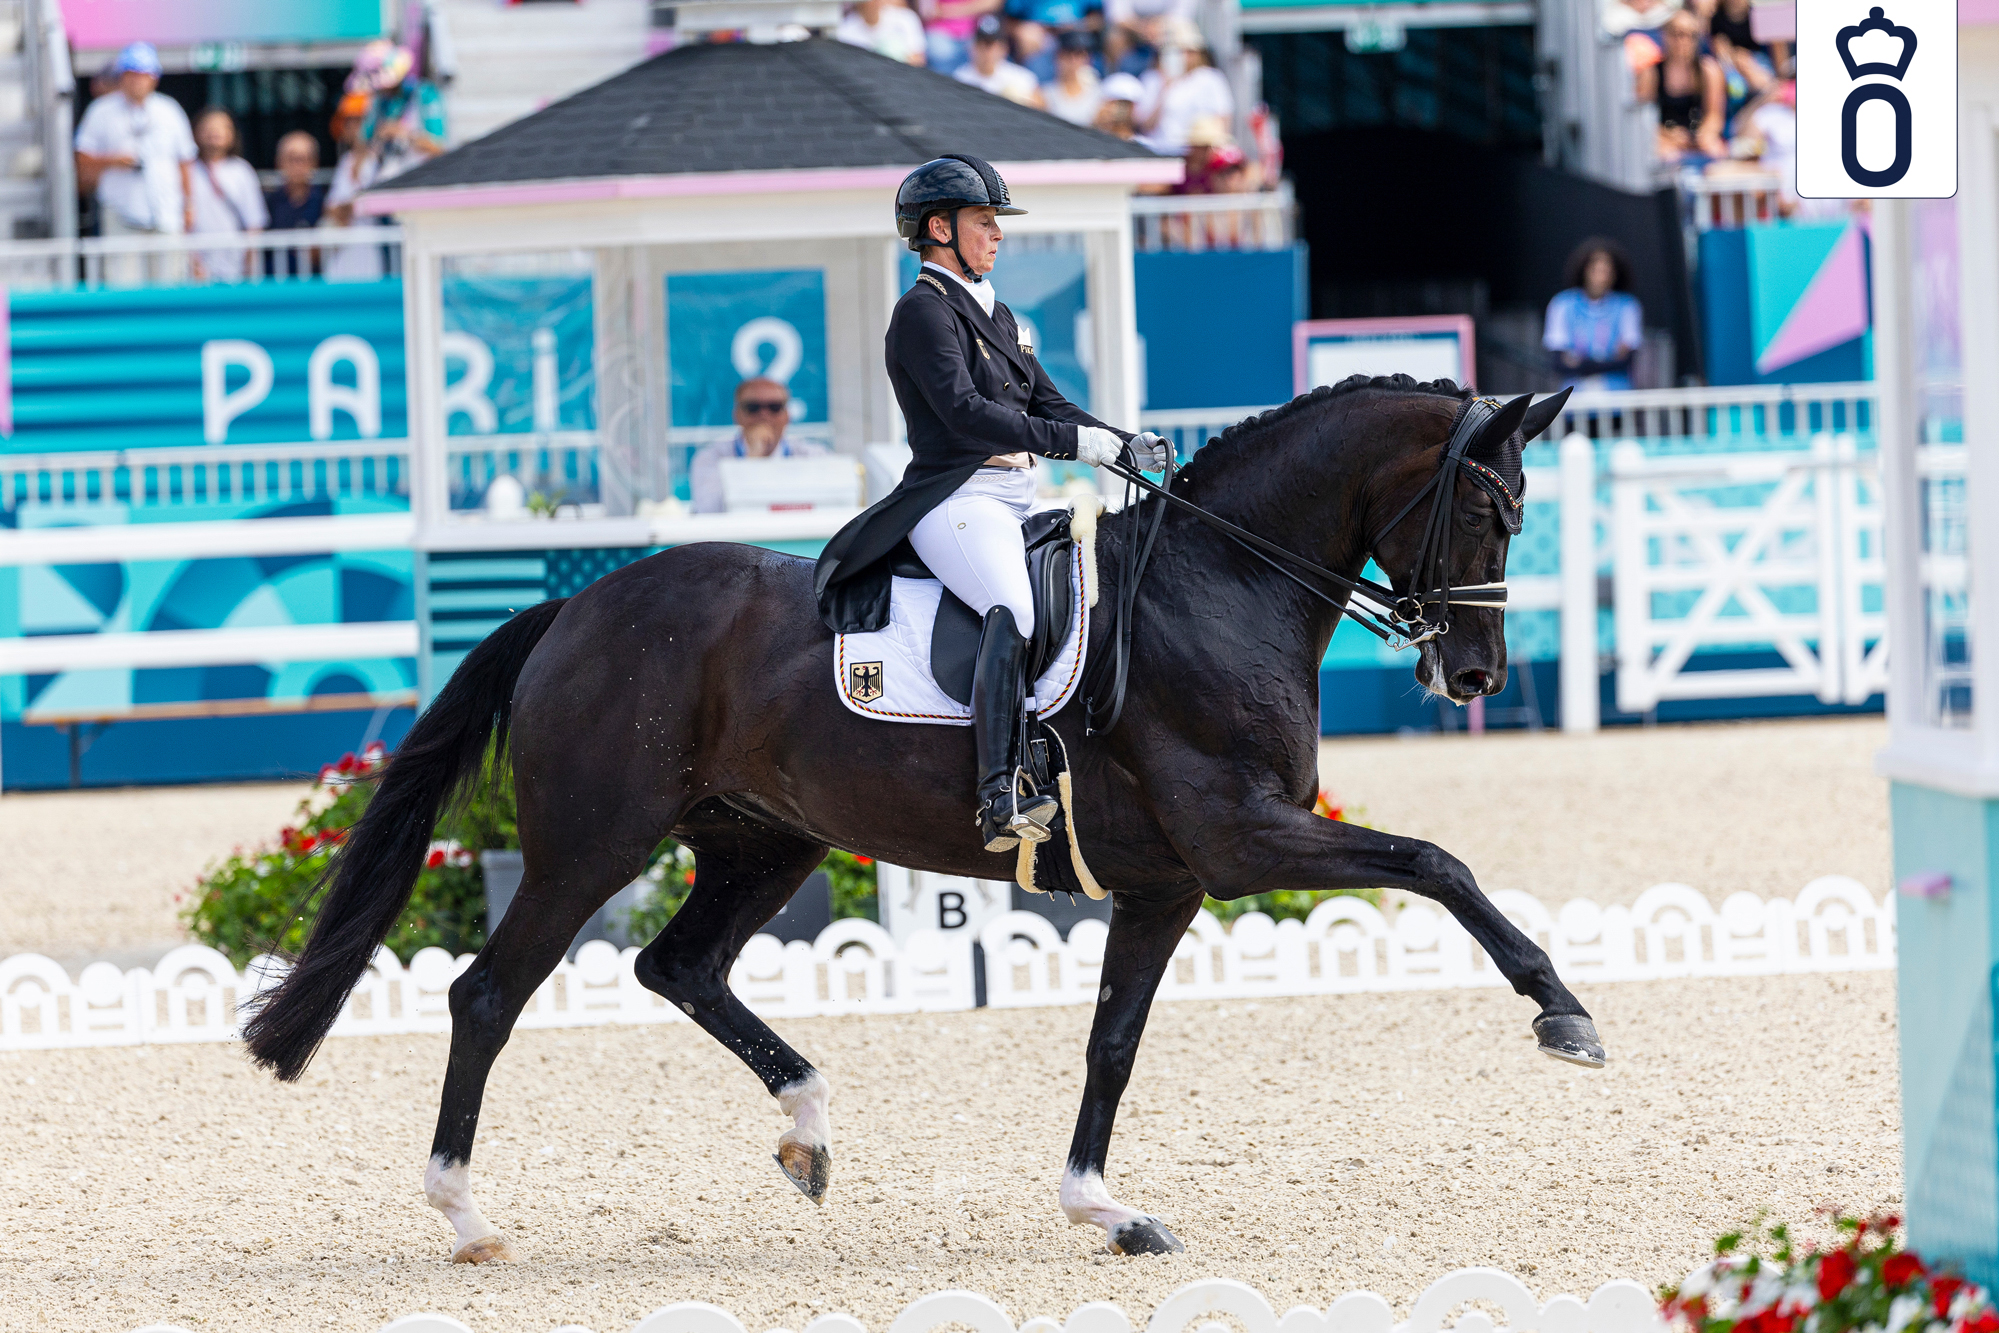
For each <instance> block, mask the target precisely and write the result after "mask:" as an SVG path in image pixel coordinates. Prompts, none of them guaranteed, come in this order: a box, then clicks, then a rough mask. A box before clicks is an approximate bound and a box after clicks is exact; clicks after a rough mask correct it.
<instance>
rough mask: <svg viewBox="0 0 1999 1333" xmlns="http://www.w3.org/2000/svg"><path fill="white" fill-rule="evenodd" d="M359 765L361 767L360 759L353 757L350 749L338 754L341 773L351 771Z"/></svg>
mask: <svg viewBox="0 0 1999 1333" xmlns="http://www.w3.org/2000/svg"><path fill="white" fill-rule="evenodd" d="M359 767H361V761H360V760H359V759H356V758H355V757H354V752H353V751H352V750H349V751H348V752H347V753H346V754H343V755H341V756H340V771H341V772H342V773H352V772H353V771H354V770H355V769H357V768H359Z"/></svg>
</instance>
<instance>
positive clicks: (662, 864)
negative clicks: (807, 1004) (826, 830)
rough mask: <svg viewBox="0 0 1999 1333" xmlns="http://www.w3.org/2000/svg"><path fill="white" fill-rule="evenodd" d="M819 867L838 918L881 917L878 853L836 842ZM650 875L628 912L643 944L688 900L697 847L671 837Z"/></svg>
mask: <svg viewBox="0 0 1999 1333" xmlns="http://www.w3.org/2000/svg"><path fill="white" fill-rule="evenodd" d="M819 868H820V869H821V870H823V871H825V872H826V878H827V879H829V880H830V881H832V885H833V919H834V920H835V921H838V920H840V919H841V918H842V917H850V916H858V917H865V918H867V919H868V920H869V921H879V920H880V919H881V918H880V916H879V915H878V914H877V905H878V900H877V898H876V896H875V863H874V860H873V858H872V857H866V856H855V855H854V854H853V853H852V852H843V851H841V850H839V849H838V848H837V847H836V848H834V849H833V850H832V851H830V852H828V853H827V854H826V859H825V860H824V861H821V862H820V863H819ZM645 877H646V878H647V879H649V880H651V881H652V882H653V885H654V888H653V891H652V892H651V893H649V894H647V895H646V898H645V901H644V902H642V903H640V904H639V905H638V906H637V907H636V908H634V909H633V910H632V911H631V913H630V914H629V915H628V916H627V917H626V918H625V921H626V925H627V928H628V929H629V930H630V931H631V936H632V943H634V944H639V945H645V944H650V943H652V940H653V937H654V936H655V935H658V934H659V932H661V931H662V930H665V929H666V923H667V922H669V921H671V920H673V914H674V913H675V912H678V911H679V910H680V905H681V904H682V903H684V902H686V901H687V891H688V889H690V888H692V887H693V884H694V853H693V852H692V851H691V850H689V849H688V848H686V847H682V846H681V845H680V844H679V843H677V842H675V841H673V839H671V838H668V839H667V840H666V841H665V842H663V843H661V844H660V845H659V847H658V848H657V849H655V850H654V852H653V854H652V862H651V864H649V865H648V866H647V867H646V872H645Z"/></svg>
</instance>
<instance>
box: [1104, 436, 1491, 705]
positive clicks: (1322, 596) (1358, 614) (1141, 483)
mask: <svg viewBox="0 0 1999 1333" xmlns="http://www.w3.org/2000/svg"><path fill="white" fill-rule="evenodd" d="M1499 410H1500V404H1499V403H1498V402H1497V401H1496V400H1494V399H1491V398H1468V399H1466V400H1465V402H1464V403H1463V405H1462V406H1461V407H1460V408H1459V409H1458V414H1457V417H1456V419H1455V420H1454V421H1453V422H1452V424H1451V437H1450V440H1449V441H1448V442H1447V443H1446V444H1445V446H1444V454H1443V458H1442V459H1441V460H1440V461H1439V462H1438V464H1437V470H1436V472H1435V473H1434V474H1433V475H1432V476H1431V477H1430V479H1429V480H1428V481H1426V482H1424V483H1423V485H1422V488H1421V489H1419V490H1418V491H1417V492H1416V493H1415V494H1414V495H1412V496H1410V497H1409V502H1408V503H1407V504H1405V505H1403V506H1402V508H1401V509H1399V510H1397V511H1396V514H1395V517H1393V518H1391V519H1389V520H1388V522H1386V523H1384V524H1382V525H1381V528H1380V530H1379V531H1377V532H1376V533H1375V534H1374V537H1373V538H1372V539H1371V540H1370V541H1369V542H1368V554H1369V556H1370V557H1373V556H1374V552H1375V550H1376V549H1377V548H1378V547H1379V546H1380V545H1381V543H1382V542H1383V541H1384V540H1386V539H1387V537H1388V534H1389V533H1391V532H1393V531H1394V530H1395V528H1396V527H1397V525H1399V524H1400V523H1401V522H1402V520H1403V519H1405V518H1407V517H1408V516H1409V514H1410V512H1411V511H1412V510H1414V509H1415V508H1416V506H1417V505H1418V504H1420V503H1422V500H1423V497H1424V496H1426V495H1427V496H1431V497H1432V498H1431V501H1430V514H1429V518H1428V520H1427V521H1426V522H1425V523H1424V525H1423V541H1422V544H1421V545H1420V546H1418V547H1417V548H1416V561H1415V565H1414V567H1413V568H1412V569H1411V571H1410V575H1409V580H1408V582H1409V591H1408V592H1407V593H1397V592H1396V591H1395V590H1394V589H1393V588H1386V587H1383V586H1382V585H1381V584H1379V583H1376V582H1374V581H1373V580H1371V579H1355V578H1348V577H1347V576H1346V575H1344V574H1341V573H1338V572H1336V571H1334V570H1330V569H1327V568H1325V567H1324V566H1323V565H1320V564H1318V563H1316V562H1314V561H1311V560H1307V559H1306V558H1305V557H1304V556H1302V555H1299V554H1298V553H1297V552H1295V551H1290V550H1287V549H1285V548H1284V547H1282V546H1279V545H1278V544H1277V543H1275V542H1273V541H1270V540H1269V539H1267V538H1264V537H1259V536H1257V535H1256V534H1255V533H1253V532H1250V531H1248V530H1246V529H1244V528H1240V527H1237V526H1236V525H1235V524H1233V523H1231V522H1229V521H1228V520H1227V519H1225V518H1222V517H1220V516H1218V515H1215V514H1211V513H1209V512H1208V511H1207V510H1205V509H1203V508H1201V507H1200V506H1199V505H1197V504H1194V503H1192V502H1191V501H1189V500H1185V499H1183V498H1181V497H1180V496H1177V495H1175V494H1173V492H1172V486H1173V474H1174V468H1173V466H1172V464H1170V463H1169V464H1168V465H1167V467H1166V471H1165V473H1164V475H1163V477H1162V478H1161V481H1160V482H1159V483H1154V482H1152V481H1148V480H1147V479H1146V477H1145V475H1144V474H1143V473H1141V472H1139V471H1137V470H1136V469H1134V468H1130V467H1127V466H1126V465H1125V464H1123V463H1121V462H1115V463H1106V464H1104V465H1103V466H1104V468H1105V470H1106V471H1108V472H1110V473H1112V474H1113V475H1115V476H1118V477H1121V478H1123V479H1124V481H1125V495H1126V503H1127V505H1129V504H1130V503H1131V502H1132V501H1133V500H1134V499H1136V498H1137V497H1136V495H1135V494H1134V490H1136V491H1143V492H1147V493H1149V494H1152V495H1156V496H1158V497H1159V498H1160V499H1162V500H1164V501H1166V504H1164V505H1160V506H1159V507H1158V508H1157V509H1156V510H1155V511H1154V512H1153V514H1152V518H1151V521H1150V522H1149V523H1145V524H1144V525H1143V529H1142V532H1141V533H1134V534H1133V538H1132V540H1131V541H1129V542H1127V543H1125V548H1124V559H1123V561H1122V562H1121V566H1120V570H1119V574H1120V577H1119V579H1118V600H1117V605H1116V606H1115V607H1114V608H1113V610H1112V616H1111V633H1110V638H1109V642H1108V643H1107V644H1106V645H1105V646H1106V648H1107V649H1108V651H1106V652H1105V653H1104V654H1103V655H1102V656H1101V657H1099V658H1097V659H1096V660H1095V661H1093V662H1091V663H1090V667H1089V672H1088V674H1087V676H1086V677H1085V679H1084V681H1083V697H1084V709H1085V713H1084V731H1085V734H1087V735H1091V736H1095V735H1100V734H1102V733H1103V732H1106V731H1109V730H1110V729H1111V728H1112V727H1114V726H1116V725H1117V721H1118V717H1119V715H1120V714H1122V713H1123V711H1124V690H1125V679H1126V675H1127V672H1128V670H1129V668H1130V664H1131V633H1132V607H1133V605H1134V603H1135V601H1136V598H1137V593H1138V582H1139V580H1140V579H1141V578H1142V577H1144V574H1145V567H1146V565H1147V564H1148V563H1149V562H1150V561H1151V559H1152V545H1153V541H1154V540H1155V539H1156V538H1157V537H1158V535H1159V525H1160V522H1161V521H1162V520H1163V519H1164V518H1165V516H1166V509H1167V506H1168V505H1170V506H1173V507H1176V508H1179V509H1183V510H1185V511H1186V512H1188V513H1190V514H1192V515H1194V517H1196V518H1198V519H1200V520H1201V521H1202V522H1203V523H1206V524H1207V525H1208V526H1209V527H1211V528H1213V529H1215V530H1216V531H1217V532H1219V533H1221V534H1222V535H1223V536H1225V537H1228V538H1229V539H1230V540H1232V541H1234V542H1235V543H1236V544H1237V545H1238V546H1241V547H1242V548H1243V549H1244V550H1246V551H1248V552H1249V553H1250V554H1251V555H1253V556H1255V557H1256V558H1257V559H1259V560H1261V561H1263V563H1264V564H1266V565H1269V566H1270V567H1271V568H1272V569H1274V570H1276V571H1277V572H1278V573H1279V574H1282V575H1283V576H1284V577H1285V578H1287V579H1290V580H1291V581H1292V582H1293V583H1295V584H1297V585H1298V586H1299V587H1301V588H1303V589H1304V590H1305V591H1306V592H1308V593H1310V594H1311V595H1312V596H1314V597H1317V598H1318V599H1319V600H1320V601H1322V602H1326V603H1327V604H1329V605H1330V606H1332V608H1333V610H1334V611H1335V612H1336V615H1343V616H1345V617H1346V618H1348V619H1349V620H1352V621H1353V622H1354V623H1355V624H1357V625H1359V626H1360V627H1361V628H1362V629H1364V630H1366V631H1367V632H1368V633H1370V634H1372V635H1374V636H1375V637H1376V638H1378V639H1380V640H1381V641H1382V642H1383V643H1385V644H1387V645H1388V646H1389V647H1390V648H1393V649H1395V650H1396V651H1397V652H1400V651H1401V650H1402V649H1404V648H1413V647H1415V646H1417V645H1419V644H1422V643H1426V642H1428V641H1429V640H1431V639H1434V638H1437V637H1439V636H1440V635H1444V634H1448V633H1450V632H1451V607H1452V605H1453V604H1454V603H1455V604H1456V605H1459V606H1476V607H1497V608H1499V609H1501V610H1504V609H1505V607H1506V583H1505V580H1503V579H1502V580H1501V581H1499V582H1497V583H1466V584H1457V585H1453V584H1452V583H1451V528H1452V521H1451V520H1452V512H1451V511H1452V503H1451V502H1452V500H1453V499H1454V498H1455V489H1456V488H1455V487H1454V486H1452V485H1450V484H1449V482H1450V480H1451V479H1454V478H1456V476H1457V474H1458V470H1459V469H1460V468H1468V469H1473V470H1475V471H1477V472H1478V473H1480V474H1481V475H1482V476H1483V477H1484V478H1486V479H1488V480H1490V481H1491V482H1493V483H1495V484H1497V485H1498V486H1499V488H1500V490H1501V492H1502V493H1504V494H1505V496H1506V498H1507V500H1509V501H1510V502H1511V503H1512V504H1513V505H1514V506H1515V507H1516V508H1518V506H1519V504H1520V500H1519V497H1517V496H1515V495H1513V494H1512V492H1511V490H1510V489H1509V488H1508V487H1507V486H1506V485H1505V483H1504V481H1503V480H1501V479H1500V478H1499V477H1498V475H1497V474H1496V473H1494V472H1492V470H1491V469H1490V468H1487V467H1485V466H1484V465H1483V464H1481V463H1477V462H1474V461H1473V460H1472V459H1471V458H1470V457H1468V455H1469V453H1470V451H1471V447H1472V444H1473V442H1474V441H1476V440H1477V439H1478V437H1479V433H1480V432H1481V431H1483V430H1484V429H1485V428H1486V426H1487V425H1489V424H1490V423H1491V421H1492V419H1493V418H1494V417H1495V416H1497V415H1498V414H1499ZM1279 561H1283V562H1285V564H1289V565H1292V566H1294V567H1295V568H1296V569H1297V570H1302V571H1303V572H1304V573H1305V574H1308V575H1310V576H1312V577H1313V578H1316V579H1322V580H1324V581H1325V582H1326V583H1329V584H1331V585H1333V586H1334V587H1335V588H1339V589H1341V590H1342V592H1343V593H1344V596H1343V597H1341V596H1335V595H1333V594H1331V593H1328V592H1327V591H1326V590H1325V589H1324V588H1321V587H1316V586H1314V585H1313V584H1312V583H1309V582H1307V581H1306V580H1305V579H1304V578H1301V577H1299V575H1298V574H1297V573H1295V572H1293V570H1292V569H1287V568H1285V564H1280V563H1279ZM1356 601H1359V602H1361V603H1363V605H1361V606H1359V607H1356V606H1355V605H1354V603H1355V602H1356ZM1338 623H1339V622H1338V619H1337V618H1335V620H1334V624H1335V625H1337V624H1338ZM1106 685H1108V694H1105V693H1104V689H1105V686H1106ZM1100 697H1101V698H1102V699H1103V702H1101V703H1099V702H1098V701H1099V698H1100Z"/></svg>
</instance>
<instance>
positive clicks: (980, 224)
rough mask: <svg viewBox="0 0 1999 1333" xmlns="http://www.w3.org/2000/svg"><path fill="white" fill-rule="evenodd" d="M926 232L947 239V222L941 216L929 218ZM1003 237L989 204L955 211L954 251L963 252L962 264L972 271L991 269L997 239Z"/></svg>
mask: <svg viewBox="0 0 1999 1333" xmlns="http://www.w3.org/2000/svg"><path fill="white" fill-rule="evenodd" d="M930 234H931V235H932V236H935V237H936V238H937V239H938V240H940V241H946V240H949V239H950V235H951V233H950V224H949V223H947V222H946V221H945V220H944V219H943V218H941V217H938V218H935V219H932V221H931V224H930ZM1005 239H1006V235H1005V233H1003V232H1002V231H1000V225H999V217H998V216H997V215H996V214H995V213H994V211H993V209H991V208H990V207H987V206H984V205H981V206H980V207H978V208H961V209H959V210H958V251H959V253H960V254H962V255H964V257H965V265H966V267H967V268H969V269H971V271H972V274H981V273H990V272H992V271H993V263H994V261H995V260H997V259H998V258H999V247H1000V242H1001V241H1003V240H1005ZM967 276H971V275H969V274H968V275H967Z"/></svg>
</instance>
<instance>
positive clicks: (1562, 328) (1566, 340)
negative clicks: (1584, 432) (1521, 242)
mask: <svg viewBox="0 0 1999 1333" xmlns="http://www.w3.org/2000/svg"><path fill="white" fill-rule="evenodd" d="M1567 280H1568V284H1569V285H1568V287H1567V288H1566V289H1565V290H1563V291H1560V292H1557V293H1555V298H1554V299H1553V300H1552V301H1550V302H1548V319H1547V324H1546V326H1545V327H1544V329H1543V332H1542V335H1541V343H1542V346H1544V347H1546V348H1547V349H1548V352H1549V354H1550V358H1551V359H1552V360H1553V362H1554V369H1555V373H1556V374H1557V375H1559V376H1561V379H1562V383H1563V384H1564V385H1565V386H1566V385H1574V386H1576V387H1578V388H1583V389H1628V388H1630V387H1631V358H1632V356H1633V354H1635V353H1636V352H1637V350H1638V348H1639V345H1640V344H1641V343H1642V342H1643V341H1644V337H1645V334H1644V311H1643V309H1642V308H1641V307H1640V306H1639V304H1638V298H1637V297H1635V296H1633V295H1631V293H1630V292H1629V291H1628V290H1627V288H1629V287H1630V285H1631V261H1630V259H1628V258H1627V257H1626V256H1625V253H1624V249H1623V247H1622V246H1620V245H1618V243H1617V242H1616V241H1613V240H1610V239H1609V238H1608V237H1604V236H1592V237H1590V238H1589V239H1588V240H1586V241H1584V242H1583V243H1582V244H1581V245H1579V246H1577V247H1576V249H1575V253H1574V254H1572V255H1570V256H1569V266H1568V275H1567Z"/></svg>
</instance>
